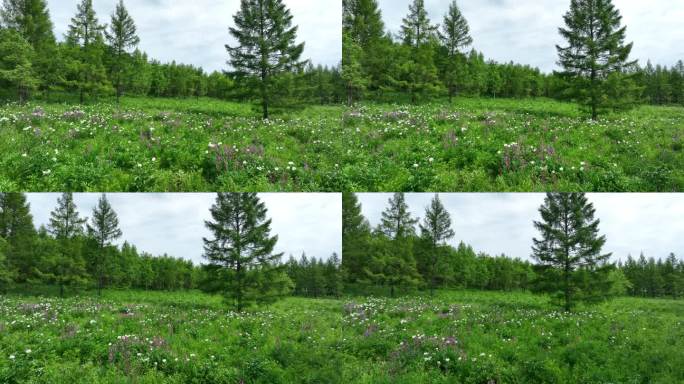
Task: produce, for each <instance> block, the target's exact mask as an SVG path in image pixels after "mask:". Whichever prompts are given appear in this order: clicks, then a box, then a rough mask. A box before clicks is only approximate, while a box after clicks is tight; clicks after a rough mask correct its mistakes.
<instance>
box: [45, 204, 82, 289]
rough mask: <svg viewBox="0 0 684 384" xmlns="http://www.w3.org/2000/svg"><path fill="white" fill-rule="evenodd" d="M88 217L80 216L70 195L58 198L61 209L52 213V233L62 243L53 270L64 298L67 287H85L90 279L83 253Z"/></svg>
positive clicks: (53, 260) (54, 260)
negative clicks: (83, 237)
mask: <svg viewBox="0 0 684 384" xmlns="http://www.w3.org/2000/svg"><path fill="white" fill-rule="evenodd" d="M86 222H87V219H86V218H81V217H79V213H78V210H77V207H76V204H75V203H74V196H73V194H72V193H70V192H66V193H63V194H62V196H61V197H59V198H58V199H57V207H56V208H55V210H54V211H52V212H51V213H50V224H49V226H48V230H49V232H50V233H51V234H52V235H53V236H54V237H55V239H56V240H57V243H58V248H59V250H58V252H57V254H56V255H55V256H54V257H53V259H52V265H51V267H50V269H49V270H50V271H51V275H52V280H53V281H55V282H56V283H57V285H59V291H60V295H64V288H65V287H66V286H74V285H79V284H84V283H85V282H86V280H87V272H86V265H85V260H84V258H83V254H82V246H83V241H82V240H83V239H82V235H83V234H84V226H85V224H86Z"/></svg>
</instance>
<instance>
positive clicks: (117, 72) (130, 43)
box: [105, 0, 140, 104]
mask: <svg viewBox="0 0 684 384" xmlns="http://www.w3.org/2000/svg"><path fill="white" fill-rule="evenodd" d="M136 30H137V29H136V27H135V22H134V21H133V18H132V17H131V15H129V14H128V11H127V10H126V7H125V6H124V2H123V0H119V3H118V4H117V5H116V10H115V11H114V13H113V14H112V21H111V24H109V31H105V36H106V37H107V40H108V41H109V47H110V48H111V50H112V52H113V54H114V65H113V68H112V74H113V77H114V89H115V90H116V103H117V104H118V103H119V99H120V98H121V93H122V91H123V90H122V78H121V77H122V73H123V71H124V66H125V60H126V59H128V58H129V56H128V49H130V48H134V47H135V46H137V45H138V44H139V43H140V38H139V37H138V35H137V34H136Z"/></svg>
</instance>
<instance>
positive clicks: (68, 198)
mask: <svg viewBox="0 0 684 384" xmlns="http://www.w3.org/2000/svg"><path fill="white" fill-rule="evenodd" d="M86 221H87V219H85V218H81V217H79V214H78V210H77V208H76V204H75V203H74V195H73V193H71V192H65V193H63V194H62V196H61V197H59V198H58V199H57V208H56V209H55V210H54V211H52V212H51V213H50V225H49V227H48V229H49V231H50V233H51V234H52V235H53V236H54V237H55V238H56V239H58V240H59V239H70V238H73V237H74V236H78V235H81V234H83V226H84V225H85V223H86Z"/></svg>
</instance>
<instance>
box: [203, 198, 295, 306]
mask: <svg viewBox="0 0 684 384" xmlns="http://www.w3.org/2000/svg"><path fill="white" fill-rule="evenodd" d="M210 212H211V217H212V220H210V221H205V225H206V227H207V228H208V229H209V230H210V231H211V232H212V234H213V238H212V239H207V238H204V257H205V258H206V259H207V260H208V261H209V265H208V266H207V270H208V272H209V274H210V276H211V277H212V278H213V279H212V281H211V282H210V286H209V287H208V288H209V289H210V290H214V291H218V292H221V293H222V294H223V295H224V297H225V299H226V301H227V302H228V303H230V304H231V306H233V307H234V308H235V309H237V311H238V312H240V311H242V310H243V309H245V308H246V307H247V306H249V305H250V304H252V303H254V302H272V301H275V300H277V299H278V298H280V297H282V296H284V295H286V294H287V293H289V291H290V290H291V284H292V283H291V281H290V280H289V279H288V278H287V276H286V275H285V274H284V273H283V272H282V271H281V266H280V259H281V257H282V255H283V254H282V253H273V249H274V247H275V245H276V243H277V242H278V236H277V235H276V236H271V219H267V218H266V214H267V209H266V205H265V204H264V203H263V202H262V201H260V200H259V197H258V196H257V194H256V193H219V194H218V196H217V198H216V203H215V204H214V205H213V206H212V207H211V210H210Z"/></svg>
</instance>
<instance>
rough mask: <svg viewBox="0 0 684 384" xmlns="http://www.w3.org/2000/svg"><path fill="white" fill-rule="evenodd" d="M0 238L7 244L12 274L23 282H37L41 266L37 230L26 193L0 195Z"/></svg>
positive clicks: (7, 254)
mask: <svg viewBox="0 0 684 384" xmlns="http://www.w3.org/2000/svg"><path fill="white" fill-rule="evenodd" d="M0 238H2V239H4V240H5V241H6V242H7V249H6V250H5V252H6V257H7V265H8V266H9V271H10V273H11V274H12V275H14V276H15V278H16V280H17V281H18V282H21V283H24V282H26V281H29V280H32V279H34V278H35V277H36V270H37V267H38V264H39V260H38V259H37V258H35V257H34V254H33V253H34V252H33V251H34V247H33V246H34V242H35V238H36V229H35V227H34V226H33V216H32V215H31V209H30V206H29V204H28V202H27V201H26V195H24V194H23V193H14V192H11V193H0Z"/></svg>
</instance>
